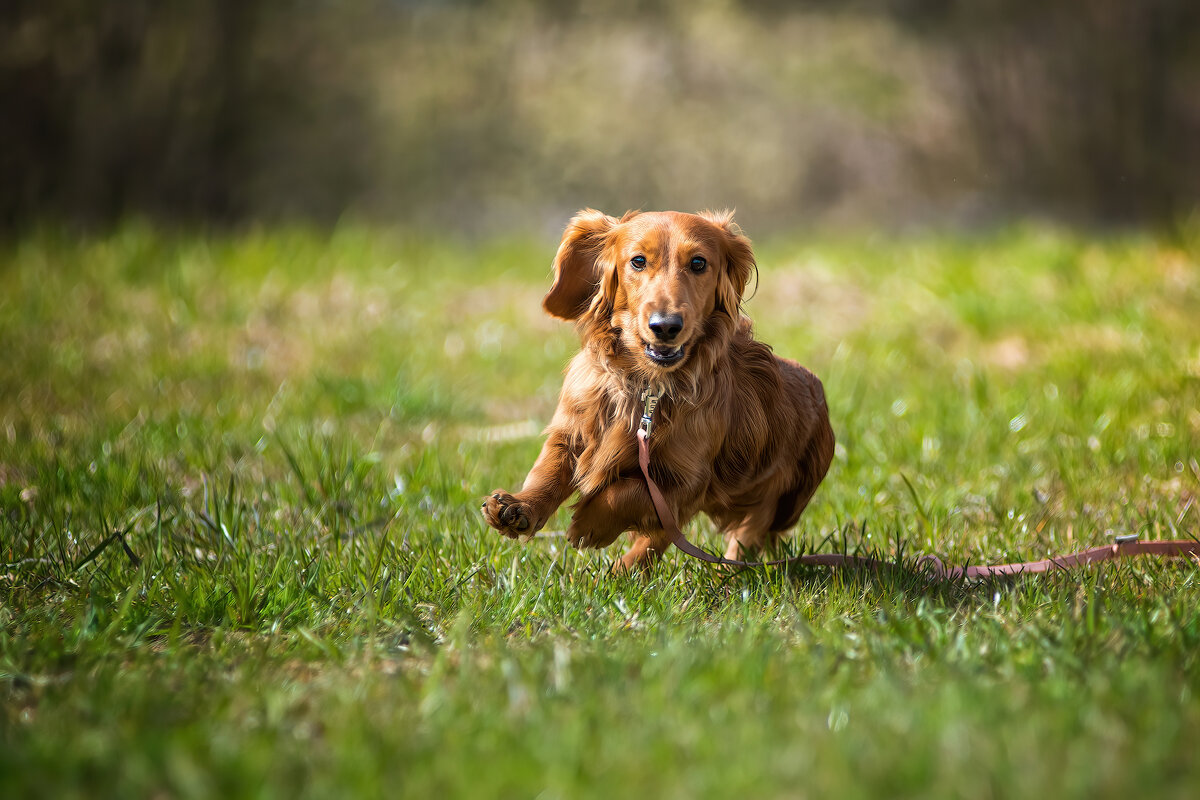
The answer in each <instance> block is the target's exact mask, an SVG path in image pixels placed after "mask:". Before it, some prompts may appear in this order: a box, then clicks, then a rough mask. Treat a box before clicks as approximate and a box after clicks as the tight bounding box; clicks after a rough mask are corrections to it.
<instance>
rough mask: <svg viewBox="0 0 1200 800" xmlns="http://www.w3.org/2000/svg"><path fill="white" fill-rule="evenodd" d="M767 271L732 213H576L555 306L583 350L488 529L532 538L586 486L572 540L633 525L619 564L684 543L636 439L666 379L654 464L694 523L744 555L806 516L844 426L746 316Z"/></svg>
mask: <svg viewBox="0 0 1200 800" xmlns="http://www.w3.org/2000/svg"><path fill="white" fill-rule="evenodd" d="M755 269H756V267H755V263H754V254H753V251H752V250H751V247H750V241H749V240H748V239H747V238H746V237H745V236H743V235H742V234H741V232H740V230H739V229H738V228H737V226H736V225H735V224H734V223H733V219H732V215H730V214H711V213H705V214H699V215H697V214H681V213H678V212H673V211H668V212H651V213H637V212H632V213H628V214H626V215H625V216H624V217H622V218H621V219H616V218H614V217H610V216H608V215H606V214H602V213H600V212H598V211H593V210H591V209H587V210H584V211H582V212H580V213H579V214H578V215H577V216H576V217H575V218H574V219H572V220H571V223H570V224H569V225H568V226H567V229H566V231H565V233H564V234H563V240H562V244H561V245H560V246H559V248H558V254H557V255H556V256H555V260H554V284H553V286H552V287H551V288H550V291H549V293H548V294H547V295H546V298H545V300H544V301H543V306H544V307H545V309H546V311H547V312H549V313H550V314H551V315H553V316H556V317H559V318H562V319H567V320H575V321H576V325H577V327H578V330H579V334H580V338H581V340H582V347H581V349H580V351H579V353H578V354H577V355H576V356H575V358H574V359H572V361H571V364H570V366H569V367H568V368H567V372H566V379H565V381H564V382H563V388H562V394H561V396H560V397H559V402H558V409H557V410H556V411H555V413H554V418H553V419H552V420H551V422H550V425H549V427H548V428H547V429H546V436H547V438H546V443H545V445H544V447H543V448H542V452H541V455H540V456H539V457H538V459H537V461H536V462H535V463H534V465H533V469H532V470H531V471H530V473H529V476H528V477H527V478H526V480H525V485H524V487H523V488H522V489H521V491H520V492H518V493H516V494H515V495H514V494H509V493H508V492H505V491H502V490H497V491H495V492H493V493H492V494H491V495H490V496H489V497H488V498H487V499H486V500H485V502H484V505H483V513H484V517H485V519H486V520H487V522H488V524H489V525H491V526H492V527H493V528H496V529H497V530H498V531H500V532H501V533H502V534H504V535H506V536H509V537H512V538H518V537H524V536H529V535H532V534H533V533H535V532H537V531H538V530H539V529H540V528H541V527H542V526H543V525H545V524H546V521H547V520H548V519H549V518H550V516H551V515H552V514H553V513H554V511H555V510H556V509H557V508H558V507H559V506H560V505H561V504H562V503H563V502H565V501H566V500H567V499H568V498H569V497H570V496H571V495H572V494H574V493H575V492H576V491H578V492H579V502H578V503H577V504H576V506H575V513H574V516H573V518H572V520H571V524H570V527H569V528H568V530H567V538H568V540H569V541H570V542H571V544H572V545H574V546H576V547H606V546H607V545H609V544H612V542H613V541H615V540H616V539H617V537H619V536H620V535H621V533H623V532H625V531H632V532H633V546H632V547H631V548H630V550H629V551H628V552H627V553H625V555H624V557H623V558H622V559H621V562H620V566H623V567H626V568H629V567H633V566H638V565H642V564H644V563H646V562H648V561H651V560H653V559H654V558H656V557H658V556H659V555H661V554H662V552H663V551H664V550H665V549H666V548H667V547H668V546H669V544H670V539H669V537H668V536H667V535H666V534H665V533H664V532H663V530H662V527H661V525H660V524H659V521H658V516H657V514H656V512H655V510H654V505H653V503H652V501H651V499H650V494H649V492H648V490H647V488H646V484H645V482H644V481H643V480H642V477H641V473H640V471H639V468H638V463H637V440H636V438H635V429H636V425H637V422H638V420H639V418H640V417H641V414H642V404H641V401H640V399H639V398H640V395H641V393H642V390H643V389H644V388H645V387H646V386H647V385H654V386H655V387H657V388H658V389H660V390H662V391H663V392H664V394H663V399H662V401H661V404H660V405H659V408H658V413H657V415H656V419H655V425H654V434H653V436H652V438H651V440H650V442H651V465H652V466H651V471H652V473H653V476H654V479H655V481H656V482H657V483H658V484H659V486H660V487H661V488H662V490H663V493H664V495H665V496H666V498H667V502H668V503H669V504H670V505H671V506H672V508H673V510H674V511H675V516H676V519H677V520H678V521H679V524H680V525H685V524H686V523H687V521H688V520H690V519H691V518H692V517H693V516H695V514H696V513H697V512H701V511H703V512H704V513H706V514H708V516H709V517H710V518H712V520H713V521H714V522H715V523H716V524H717V525H718V526H719V527H720V528H721V530H722V531H724V532H725V536H726V539H727V542H728V546H727V548H726V556H727V557H730V558H737V557H739V556H740V555H741V554H742V550H743V548H747V547H749V548H757V547H760V546H762V545H764V544H766V543H767V542H768V541H769V540H770V539H771V538H772V537H775V536H778V535H779V534H781V533H782V532H783V531H785V530H787V529H788V528H790V527H791V526H792V525H794V524H795V522H796V520H797V519H798V518H799V517H800V514H801V512H803V511H804V508H805V507H806V506H807V505H808V501H809V499H810V498H811V497H812V495H813V492H814V491H816V488H817V485H818V484H819V483H820V482H821V480H822V478H824V477H825V473H826V471H827V470H828V469H829V463H830V461H831V460H832V458H833V446H834V440H833V430H832V429H831V428H830V425H829V413H828V410H827V409H826V406H825V394H824V391H823V389H822V387H821V382H820V381H819V380H817V378H816V377H815V376H814V375H813V374H812V373H811V372H809V371H808V370H807V369H805V368H804V367H802V366H800V365H799V364H797V363H795V362H794V361H789V360H787V359H783V358H779V357H778V356H775V355H774V354H772V352H771V349H770V348H769V347H768V346H767V345H765V344H762V343H761V342H757V341H755V339H754V336H753V332H752V329H751V324H750V320H749V319H748V318H747V317H745V316H743V315H742V313H741V300H742V295H743V293H744V291H745V288H746V284H747V282H748V281H749V279H750V276H751V274H752V273H753V272H754V270H755ZM667 314H669V315H673V316H672V318H673V320H675V321H676V322H677V323H678V324H677V325H676V326H675V328H673V329H671V330H670V331H669V332H668V336H667V337H664V335H663V331H664V328H663V327H662V326H661V324H660V325H658V327H655V323H656V321H658V320H661V319H662V318H663V317H662V316H661V315H667ZM670 334H673V335H670Z"/></svg>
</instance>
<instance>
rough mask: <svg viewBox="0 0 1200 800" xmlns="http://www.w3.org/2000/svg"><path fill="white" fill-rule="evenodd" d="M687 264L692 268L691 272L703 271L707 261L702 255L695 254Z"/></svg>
mask: <svg viewBox="0 0 1200 800" xmlns="http://www.w3.org/2000/svg"><path fill="white" fill-rule="evenodd" d="M688 266H689V267H691V268H692V272H704V270H705V268H707V267H708V262H707V261H705V260H704V257H703V256H696V257H695V258H693V259H692V261H691V263H690V264H688Z"/></svg>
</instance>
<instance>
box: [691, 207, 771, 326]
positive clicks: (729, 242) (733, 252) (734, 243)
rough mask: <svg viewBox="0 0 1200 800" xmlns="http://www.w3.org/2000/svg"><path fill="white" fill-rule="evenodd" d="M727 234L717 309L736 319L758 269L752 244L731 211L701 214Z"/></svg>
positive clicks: (718, 285) (722, 245) (722, 243)
mask: <svg viewBox="0 0 1200 800" xmlns="http://www.w3.org/2000/svg"><path fill="white" fill-rule="evenodd" d="M700 216H702V217H704V218H705V219H706V220H708V221H709V222H711V223H712V224H713V225H716V226H717V227H718V228H720V229H721V231H722V232H723V233H724V234H725V236H724V237H723V241H722V242H721V251H722V253H723V254H724V256H725V264H724V269H722V270H721V275H720V277H719V278H718V283H717V308H718V309H720V310H722V311H724V312H726V313H727V314H729V315H730V316H731V317H734V318H735V319H736V318H737V314H738V310H739V309H740V308H741V305H742V296H743V295H745V293H746V284H747V283H749V282H750V275H751V273H753V272H755V271H756V270H757V269H758V265H757V264H756V263H755V262H754V250H753V249H751V247H750V240H749V239H747V238H746V236H745V234H743V233H742V229H741V228H739V227H738V224H737V223H736V222H734V221H733V212H732V211H721V212H715V211H705V212H702V213H701V214H700Z"/></svg>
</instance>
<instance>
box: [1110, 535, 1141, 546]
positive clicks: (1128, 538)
mask: <svg viewBox="0 0 1200 800" xmlns="http://www.w3.org/2000/svg"><path fill="white" fill-rule="evenodd" d="M1137 540H1138V535H1137V534H1136V533H1127V534H1125V535H1124V536H1116V537H1114V538H1113V541H1114V542H1116V543H1117V544H1133V543H1134V542H1136V541H1137Z"/></svg>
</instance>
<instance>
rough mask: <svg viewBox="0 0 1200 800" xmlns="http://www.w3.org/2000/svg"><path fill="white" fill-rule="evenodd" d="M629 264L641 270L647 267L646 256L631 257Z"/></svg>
mask: <svg viewBox="0 0 1200 800" xmlns="http://www.w3.org/2000/svg"><path fill="white" fill-rule="evenodd" d="M629 266H631V267H633V268H634V269H635V270H637V271H638V272H641V271H642V270H644V269H645V268H646V257H645V256H634V257H633V258H631V259H629Z"/></svg>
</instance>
